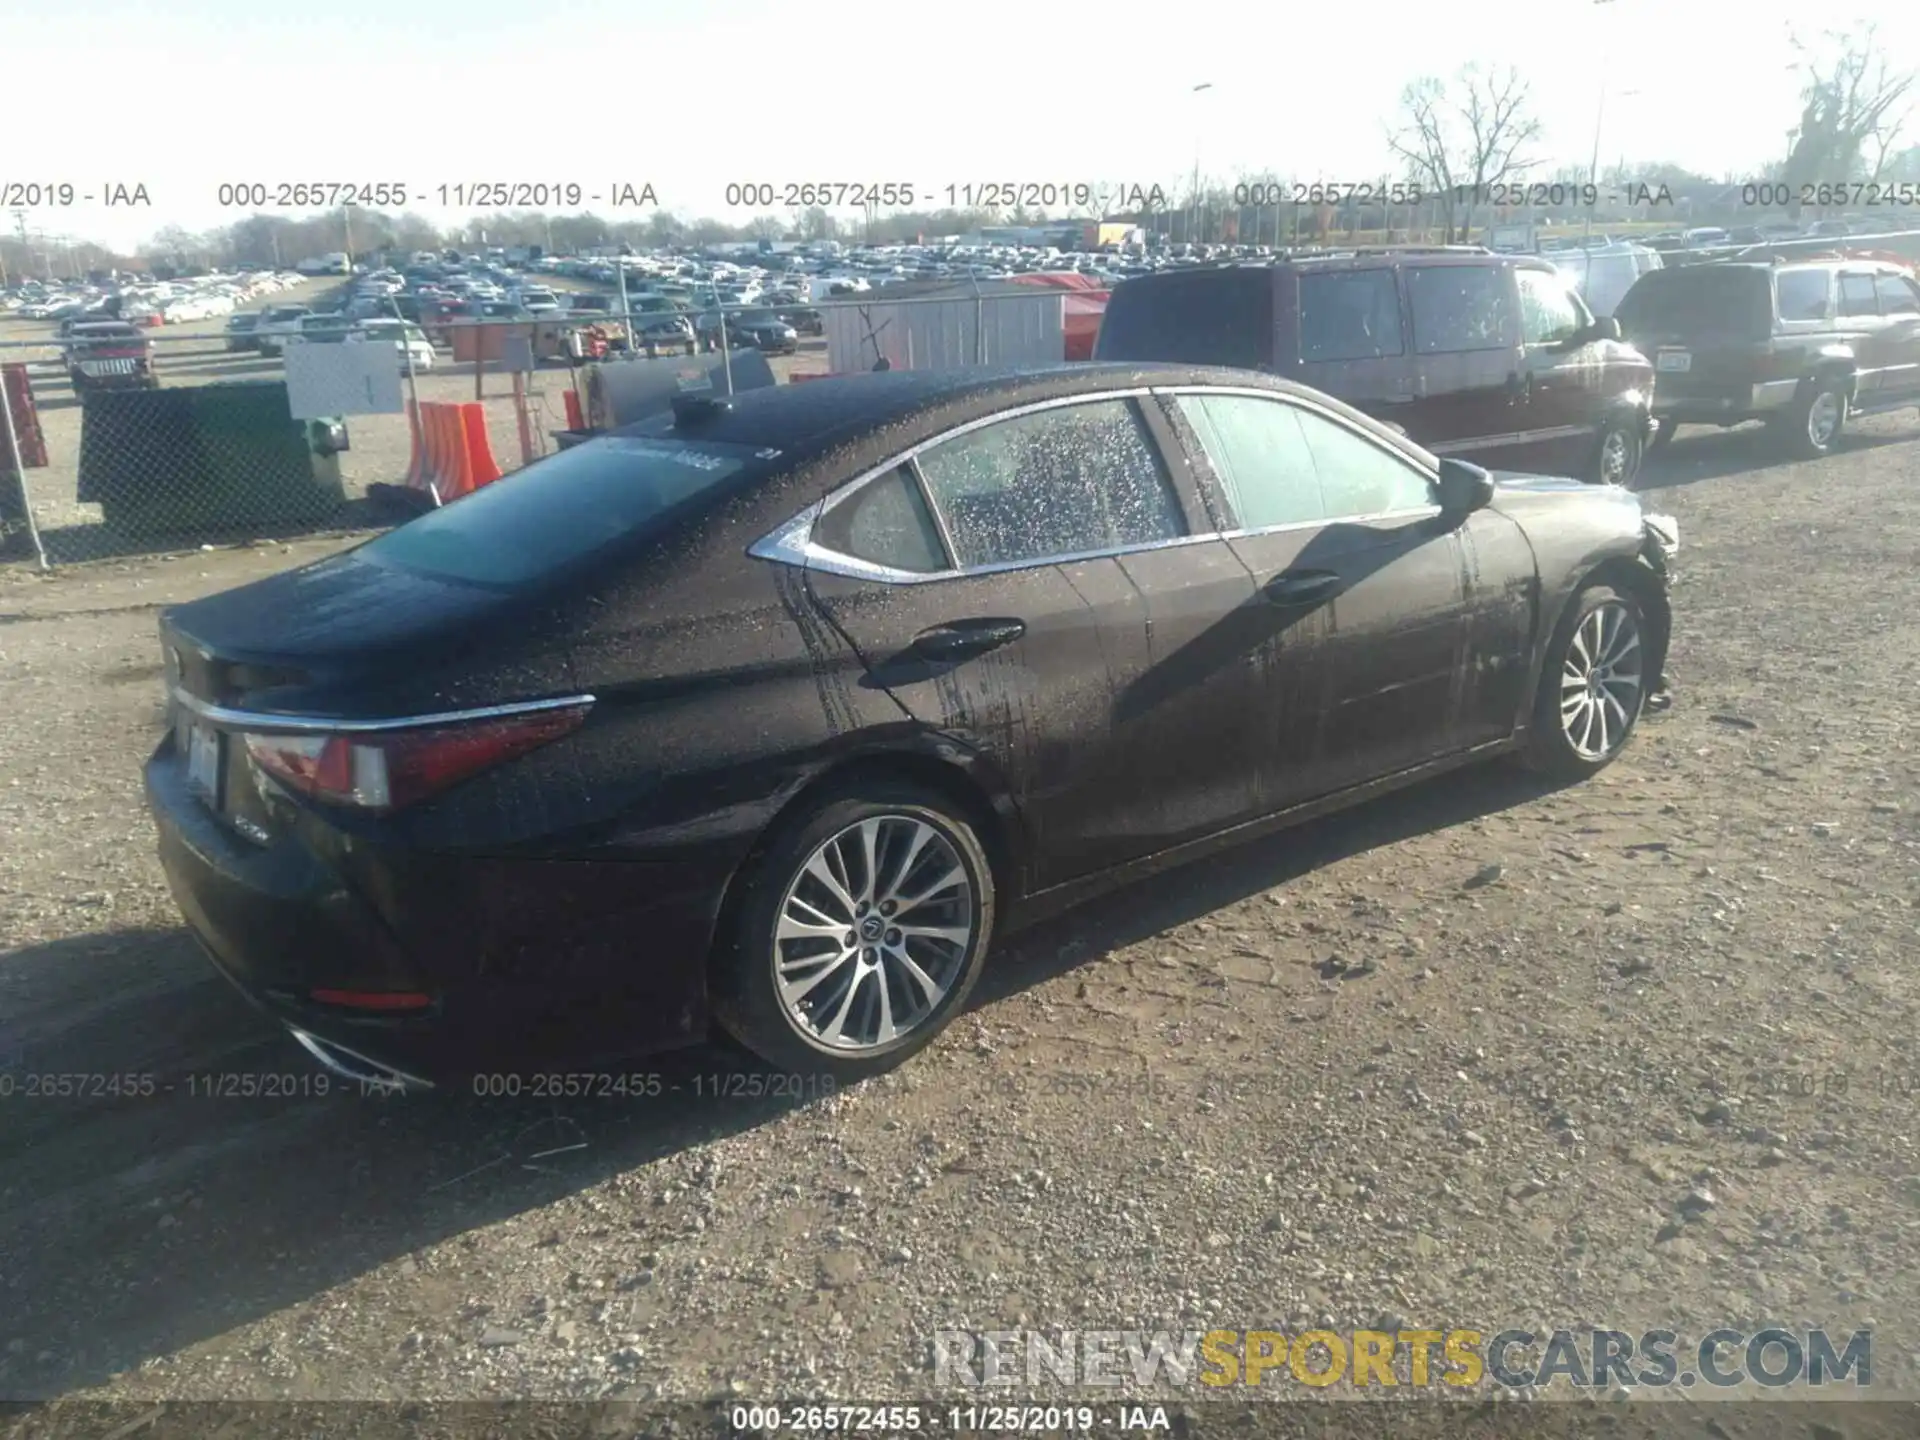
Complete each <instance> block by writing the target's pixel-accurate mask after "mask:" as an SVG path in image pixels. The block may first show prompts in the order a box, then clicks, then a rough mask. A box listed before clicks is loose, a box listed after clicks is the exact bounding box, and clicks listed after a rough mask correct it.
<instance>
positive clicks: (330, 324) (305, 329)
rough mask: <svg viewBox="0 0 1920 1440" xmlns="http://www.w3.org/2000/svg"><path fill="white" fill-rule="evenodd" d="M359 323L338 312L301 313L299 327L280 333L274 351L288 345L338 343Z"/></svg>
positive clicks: (352, 331)
mask: <svg viewBox="0 0 1920 1440" xmlns="http://www.w3.org/2000/svg"><path fill="white" fill-rule="evenodd" d="M360 323H361V322H360V321H358V320H356V319H355V318H354V317H353V316H351V315H347V314H344V313H339V312H329V313H326V314H319V315H302V316H301V317H300V325H299V328H298V329H296V330H291V331H288V332H287V333H285V334H283V335H281V336H280V337H279V338H278V340H277V341H276V342H275V343H276V350H275V353H280V352H282V351H284V350H285V349H286V347H287V346H289V345H338V344H340V343H341V342H342V341H344V340H346V339H347V338H348V337H349V336H351V335H352V334H353V333H354V331H355V330H356V329H357V328H358V327H359V325H360Z"/></svg>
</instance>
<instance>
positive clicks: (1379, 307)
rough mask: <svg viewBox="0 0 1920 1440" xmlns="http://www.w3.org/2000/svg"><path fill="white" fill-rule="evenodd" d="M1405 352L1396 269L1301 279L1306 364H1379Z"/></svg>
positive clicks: (1302, 351) (1313, 276) (1302, 335)
mask: <svg viewBox="0 0 1920 1440" xmlns="http://www.w3.org/2000/svg"><path fill="white" fill-rule="evenodd" d="M1405 353H1406V341H1405V339H1404V337H1403V336H1402V335H1401V333H1400V293H1399V289H1398V287H1397V286H1396V285H1395V284H1394V280H1393V272H1392V271H1391V270H1350V271H1346V272H1344V273H1340V272H1336V273H1333V274H1322V275H1313V274H1303V275H1301V277H1300V358H1301V360H1303V361H1305V362H1307V363H1308V364H1312V363H1314V362H1315V361H1333V360H1375V359H1378V358H1380V357H1381V356H1384V355H1403V354H1405Z"/></svg>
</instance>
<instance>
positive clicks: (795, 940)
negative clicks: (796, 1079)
mask: <svg viewBox="0 0 1920 1440" xmlns="http://www.w3.org/2000/svg"><path fill="white" fill-rule="evenodd" d="M975 911H976V904H975V896H974V887H973V883H972V881H971V879H970V878H969V876H968V872H967V867H966V864H965V862H963V861H962V860H961V858H960V852H959V850H958V848H957V847H956V846H955V845H954V843H953V841H952V840H950V839H949V838H948V837H947V836H946V835H945V834H944V833H942V832H941V831H940V830H939V829H937V828H936V827H935V826H933V825H931V824H929V823H928V822H927V821H925V820H923V819H920V818H917V817H915V816H912V815H876V816H870V817H868V818H866V819H863V820H860V821H857V822H856V823H854V824H852V825H849V826H847V827H846V828H845V829H844V830H841V831H840V832H839V833H837V834H835V835H834V836H832V837H831V838H830V839H828V840H826V841H825V842H823V843H822V844H821V845H819V846H818V847H816V848H815V849H814V851H813V853H812V854H811V855H809V856H808V857H807V860H806V862H805V863H804V864H803V865H801V867H800V868H799V871H798V872H797V873H796V874H795V875H794V877H793V879H792V881H791V882H790V883H789V884H788V886H787V889H786V893H785V894H784V895H783V896H782V897H781V901H780V908H779V911H778V918H777V920H776V923H775V929H774V938H773V956H772V963H773V967H774V981H775V986H776V988H777V990H778V992H779V996H780V1002H781V1005H782V1007H783V1008H784V1009H785V1011H786V1014H787V1018H788V1020H789V1022H790V1023H792V1024H793V1025H794V1026H795V1027H796V1028H797V1029H798V1030H799V1031H800V1032H801V1033H802V1034H803V1035H805V1036H807V1037H808V1038H809V1039H811V1040H812V1041H814V1043H816V1044H818V1045H822V1046H825V1047H827V1048H829V1049H833V1050H839V1051H845V1052H848V1053H851V1054H859V1053H863V1052H867V1051H873V1050H877V1049H879V1048H881V1047H883V1046H887V1045H891V1044H893V1043H894V1042H895V1041H897V1040H899V1039H900V1038H901V1037H902V1036H904V1035H906V1034H907V1033H908V1032H909V1031H911V1030H913V1029H915V1028H916V1027H918V1026H919V1025H921V1024H922V1023H923V1022H925V1021H926V1019H927V1018H928V1017H929V1016H930V1015H932V1014H933V1013H934V1011H936V1010H938V1009H939V1008H940V1006H941V1003H942V1002H943V1001H944V1000H945V999H946V998H947V995H948V993H949V992H950V991H951V990H952V988H953V985H954V982H955V981H956V980H958V979H959V977H960V975H961V974H962V973H963V972H964V970H965V969H966V963H967V957H968V955H969V954H970V953H971V951H972V949H973V944H974V939H975V928H976V919H975Z"/></svg>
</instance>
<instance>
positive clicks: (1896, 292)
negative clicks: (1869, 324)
mask: <svg viewBox="0 0 1920 1440" xmlns="http://www.w3.org/2000/svg"><path fill="white" fill-rule="evenodd" d="M1873 288H1874V291H1875V292H1876V293H1877V294H1878V295H1879V297H1880V313H1881V314H1882V315H1913V314H1916V313H1920V285H1916V284H1914V283H1913V281H1911V280H1909V279H1907V277H1906V276H1904V275H1887V274H1880V275H1876V276H1874V277H1873Z"/></svg>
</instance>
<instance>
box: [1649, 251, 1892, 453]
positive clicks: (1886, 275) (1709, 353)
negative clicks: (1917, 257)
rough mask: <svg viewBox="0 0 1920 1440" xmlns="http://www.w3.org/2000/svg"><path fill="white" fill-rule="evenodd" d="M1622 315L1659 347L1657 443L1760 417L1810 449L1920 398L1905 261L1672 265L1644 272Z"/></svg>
mask: <svg viewBox="0 0 1920 1440" xmlns="http://www.w3.org/2000/svg"><path fill="white" fill-rule="evenodd" d="M1615 314H1616V316H1617V317H1618V319H1619V321H1620V325H1621V328H1622V329H1623V330H1625V331H1626V333H1627V335H1628V336H1629V337H1630V338H1631V339H1632V340H1633V341H1634V343H1635V344H1637V345H1639V346H1640V347H1641V348H1642V349H1643V350H1645V352H1646V353H1647V354H1649V355H1651V356H1653V357H1654V364H1655V366H1656V369H1657V374H1658V378H1659V385H1658V390H1657V393H1656V395H1655V408H1656V411H1657V413H1658V414H1659V416H1660V439H1661V440H1662V441H1665V440H1668V439H1671V438H1672V436H1673V433H1674V431H1675V430H1677V429H1678V428H1679V427H1680V426H1682V425H1721V426H1727V425H1738V424H1740V423H1741V422H1742V421H1744V420H1764V421H1766V422H1767V425H1768V428H1769V429H1770V430H1771V431H1772V432H1773V436H1774V438H1775V440H1776V441H1777V442H1778V443H1779V444H1780V445H1781V447H1782V448H1783V449H1784V450H1786V451H1787V452H1788V453H1789V454H1792V455H1797V456H1801V457H1803V458H1809V459H1810V458H1813V457H1815V456H1820V455H1825V454H1826V453H1827V452H1828V451H1830V450H1831V449H1832V448H1833V447H1834V445H1835V444H1837V443H1838V442H1839V440H1840V436H1841V432H1842V431H1843V430H1844V429H1845V428H1846V423H1847V421H1848V419H1850V418H1851V417H1853V416H1855V415H1870V414H1874V413H1878V412H1883V411H1888V410H1900V409H1904V408H1906V407H1908V406H1911V405H1920V284H1916V283H1915V282H1914V278H1913V275H1912V274H1911V272H1909V271H1908V270H1906V269H1905V268H1903V267H1901V266H1899V265H1894V264H1890V263H1886V262H1880V261H1872V260H1825V261H1813V262H1799V263H1787V264H1768V263H1764V262H1762V263H1758V264H1746V263H1737V262H1721V263H1709V264H1702V265H1684V266H1676V267H1674V268H1673V269H1671V270H1655V271H1652V272H1650V273H1649V274H1646V275H1643V276H1641V277H1640V279H1638V280H1636V281H1635V282H1634V285H1633V288H1632V289H1631V290H1629V291H1628V292H1627V293H1626V295H1625V297H1624V298H1622V299H1621V301H1620V304H1619V306H1618V307H1617V308H1616V310H1615Z"/></svg>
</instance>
